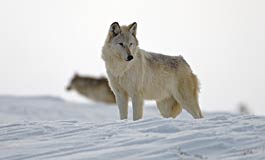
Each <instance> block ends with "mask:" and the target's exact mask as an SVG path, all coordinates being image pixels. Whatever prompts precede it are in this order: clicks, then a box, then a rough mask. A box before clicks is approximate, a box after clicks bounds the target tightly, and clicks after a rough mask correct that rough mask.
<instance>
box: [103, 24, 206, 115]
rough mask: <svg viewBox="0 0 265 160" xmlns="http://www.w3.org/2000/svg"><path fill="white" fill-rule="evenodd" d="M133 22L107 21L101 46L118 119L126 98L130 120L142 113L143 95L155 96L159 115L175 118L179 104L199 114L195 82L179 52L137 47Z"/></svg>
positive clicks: (126, 112) (121, 113)
mask: <svg viewBox="0 0 265 160" xmlns="http://www.w3.org/2000/svg"><path fill="white" fill-rule="evenodd" d="M136 30H137V23H136V22H134V23H132V24H130V25H128V26H126V25H124V26H120V25H119V23H118V22H114V23H112V24H111V26H110V28H109V31H108V35H107V38H106V40H105V43H104V45H103V47H102V55H101V57H102V59H103V60H104V62H105V67H106V71H107V74H108V78H109V83H110V86H111V88H112V90H113V92H114V94H115V97H116V101H117V104H118V108H119V113H120V119H127V116H128V115H127V114H128V99H129V97H130V98H131V100H132V106H133V120H138V119H141V118H142V116H143V102H144V99H149V100H155V101H156V104H157V108H158V109H159V111H160V113H161V115H162V116H163V117H172V118H175V117H176V116H177V115H178V114H179V113H180V112H181V111H182V108H184V109H185V110H187V111H188V112H189V113H190V114H191V115H192V116H193V117H194V118H202V117H203V115H202V112H201V110H200V106H199V102H198V92H199V82H198V79H197V77H196V75H195V74H193V72H192V70H191V68H190V66H189V65H188V63H187V62H186V61H185V60H184V58H183V57H182V56H167V55H162V54H157V53H152V52H147V51H145V50H142V49H140V48H139V42H138V39H137V37H136Z"/></svg>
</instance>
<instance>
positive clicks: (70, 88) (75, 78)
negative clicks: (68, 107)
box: [66, 73, 80, 91]
mask: <svg viewBox="0 0 265 160" xmlns="http://www.w3.org/2000/svg"><path fill="white" fill-rule="evenodd" d="M79 77H80V76H79V75H78V73H75V74H74V76H73V78H72V79H71V81H70V83H69V85H68V86H67V87H66V90H67V91H70V90H73V89H75V85H76V83H77V82H78V79H79Z"/></svg>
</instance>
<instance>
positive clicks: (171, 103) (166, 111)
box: [156, 97, 182, 118]
mask: <svg viewBox="0 0 265 160" xmlns="http://www.w3.org/2000/svg"><path fill="white" fill-rule="evenodd" d="M156 104H157V108H158V109H159V112H160V114H161V115H162V116H163V117H165V118H169V117H172V118H175V117H176V116H177V115H178V114H179V113H181V111H182V108H181V106H180V105H179V103H178V102H177V101H176V100H175V99H174V98H173V97H169V98H166V99H163V100H160V101H157V102H156Z"/></svg>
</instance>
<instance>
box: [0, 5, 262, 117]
mask: <svg viewBox="0 0 265 160" xmlns="http://www.w3.org/2000/svg"><path fill="white" fill-rule="evenodd" d="M114 21H118V22H119V23H120V24H130V23H132V22H134V21H135V22H137V23H138V30H137V34H138V35H137V36H138V40H139V42H140V47H141V48H143V49H145V50H148V51H153V52H158V53H163V54H168V55H179V54H181V55H182V56H183V57H184V58H185V59H186V60H187V62H188V63H189V64H190V66H191V67H192V69H193V71H194V73H195V74H197V76H198V77H199V79H200V82H201V93H200V104H201V108H202V110H204V111H234V110H235V109H236V107H237V105H238V103H240V102H243V103H246V104H247V105H248V106H249V107H250V109H251V111H252V112H254V113H256V114H265V97H264V91H265V71H264V69H265V63H264V62H263V61H264V59H265V1H263V0H182V1H180V0H146V1H144V0H134V1H125V0H112V1H107V0H105V1H103V0H97V1H93V2H92V1H87V0H72V1H69V0H2V1H0V95H54V96H60V97H63V98H65V99H68V100H76V101H83V99H82V98H80V96H78V95H77V94H76V93H67V92H65V90H64V88H65V86H66V85H67V83H68V81H69V79H70V78H71V76H72V75H73V74H74V72H79V73H80V74H84V75H95V76H100V75H106V73H105V66H104V63H103V60H102V59H101V47H102V45H103V43H104V40H105V36H106V35H107V31H108V29H109V26H110V24H111V23H112V22H114Z"/></svg>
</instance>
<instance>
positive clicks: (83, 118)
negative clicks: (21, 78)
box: [0, 96, 265, 160]
mask: <svg viewBox="0 0 265 160" xmlns="http://www.w3.org/2000/svg"><path fill="white" fill-rule="evenodd" d="M130 113H131V110H130ZM0 159H1V160H44V159H45V160H90V159H91V160H97V159H98V160H112V159H113V160H142V159H146V160H147V159H150V160H161V159H167V160H171V159H172V160H178V159H185V160H201V159H209V160H212V159H218V160H219V159H222V160H235V159H238V160H253V159H254V160H256V159H257V160H258V159H260V160H264V159H265V117H258V116H252V115H236V114H229V113H208V114H206V115H205V118H204V119H199V120H194V119H192V118H191V117H190V116H189V115H188V114H187V113H186V112H183V113H182V114H181V116H179V117H178V118H176V119H164V118H161V117H160V116H159V114H158V112H157V110H156V108H155V107H153V106H147V107H146V108H145V114H144V119H143V120H139V121H135V122H133V121H131V120H126V121H120V120H118V110H117V107H115V106H107V105H103V104H79V103H72V102H67V101H64V100H62V99H60V98H55V97H11V96H1V97H0Z"/></svg>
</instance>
